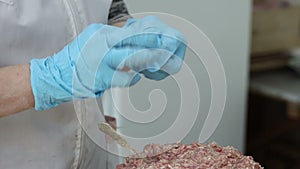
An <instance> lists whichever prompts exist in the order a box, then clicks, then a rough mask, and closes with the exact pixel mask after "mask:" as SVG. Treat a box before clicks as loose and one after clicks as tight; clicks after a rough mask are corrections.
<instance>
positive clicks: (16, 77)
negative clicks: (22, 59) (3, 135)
mask: <svg viewBox="0 0 300 169" xmlns="http://www.w3.org/2000/svg"><path fill="white" fill-rule="evenodd" d="M0 84H1V88H0V117H3V116H8V115H11V114H15V113H17V112H20V111H23V110H27V109H30V108H33V107H34V97H33V94H32V90H31V83H30V66H29V64H25V65H16V66H8V67H2V68H0Z"/></svg>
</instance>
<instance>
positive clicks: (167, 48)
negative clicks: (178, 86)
mask: <svg viewBox="0 0 300 169" xmlns="http://www.w3.org/2000/svg"><path fill="white" fill-rule="evenodd" d="M124 27H125V28H127V29H131V30H134V31H136V32H138V33H136V34H135V35H134V36H136V37H137V38H129V39H128V41H130V42H128V41H127V40H124V41H123V42H124V43H126V44H130V45H138V44H139V43H140V42H149V41H153V40H154V39H155V38H158V39H157V43H149V44H148V45H147V47H148V48H152V49H153V50H152V53H151V54H153V53H156V55H153V56H150V57H148V56H147V55H146V54H144V53H139V54H136V55H135V57H131V58H129V59H127V60H126V63H127V64H126V66H127V67H130V68H131V69H133V70H135V71H137V72H140V73H143V74H144V75H145V77H147V78H149V79H153V80H162V79H164V78H166V77H167V76H169V74H175V73H177V72H178V71H179V70H180V67H181V65H182V61H183V59H184V56H185V52H186V41H185V37H184V36H183V34H182V33H181V32H179V31H178V30H176V29H174V28H172V27H170V26H168V25H167V24H165V23H164V22H163V21H161V20H160V19H159V18H158V17H155V16H148V17H145V18H142V19H135V18H130V19H128V21H127V23H126V24H125V26H124ZM140 33H142V34H140ZM121 45H122V44H121ZM156 45H157V46H156ZM154 49H156V50H154ZM140 58H143V59H140ZM145 60H148V61H147V62H144V61H145ZM143 62H144V63H143ZM145 63H147V65H145ZM133 65H134V66H133Z"/></svg>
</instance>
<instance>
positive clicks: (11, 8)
mask: <svg viewBox="0 0 300 169" xmlns="http://www.w3.org/2000/svg"><path fill="white" fill-rule="evenodd" d="M110 4H111V0H0V39H1V40H0V53H1V54H0V66H7V65H15V64H22V63H28V62H29V61H30V59H32V58H39V57H46V56H49V55H53V54H54V53H55V52H58V51H59V50H60V49H62V48H63V47H64V46H65V45H66V44H67V43H69V42H70V41H71V40H73V39H74V37H75V36H76V34H78V33H80V32H81V31H82V30H83V28H84V27H85V26H87V25H88V24H90V23H95V22H97V23H106V22H107V18H108V12H109V7H110ZM78 128H79V124H78V121H77V118H76V113H75V112H74V106H73V104H72V103H67V104H64V105H61V106H59V107H57V108H54V109H52V110H48V111H44V112H36V111H34V110H29V111H26V112H22V113H19V114H16V115H13V116H9V117H5V118H1V119H0V168H3V169H69V168H84V169H88V168H91V169H97V168H99V169H105V168H108V167H107V166H108V165H109V161H107V158H108V157H107V154H106V153H105V152H104V151H101V149H99V148H97V146H96V145H94V144H93V142H91V141H90V140H89V139H88V138H85V139H84V140H85V141H84V145H83V146H84V149H85V151H84V153H83V155H82V152H78V147H77V152H75V151H74V150H75V148H76V142H77V144H78V143H80V144H83V143H81V142H80V140H79V139H78V138H80V137H78V135H81V134H82V133H80V131H81V130H78ZM77 146H78V145H77ZM76 153H77V156H76ZM78 154H81V155H82V156H80V158H79V156H78ZM110 165H111V167H112V168H113V167H114V166H115V164H110Z"/></svg>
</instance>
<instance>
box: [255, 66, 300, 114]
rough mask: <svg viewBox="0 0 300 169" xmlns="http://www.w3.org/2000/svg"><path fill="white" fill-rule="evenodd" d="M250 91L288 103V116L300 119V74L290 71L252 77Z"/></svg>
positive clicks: (271, 72)
mask: <svg viewBox="0 0 300 169" xmlns="http://www.w3.org/2000/svg"><path fill="white" fill-rule="evenodd" d="M250 91H251V92H255V93H258V94H261V95H264V96H267V97H271V98H273V99H279V100H283V101H285V102H286V103H287V105H288V106H287V114H288V116H289V117H291V118H300V74H297V73H296V72H294V71H293V70H290V69H280V70H276V71H268V72H260V73H257V74H254V75H251V78H250Z"/></svg>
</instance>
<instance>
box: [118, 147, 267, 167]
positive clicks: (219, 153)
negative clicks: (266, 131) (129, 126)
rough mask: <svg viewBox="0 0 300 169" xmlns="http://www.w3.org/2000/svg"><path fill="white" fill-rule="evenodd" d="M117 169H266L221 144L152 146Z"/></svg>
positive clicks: (128, 159)
mask: <svg viewBox="0 0 300 169" xmlns="http://www.w3.org/2000/svg"><path fill="white" fill-rule="evenodd" d="M116 169H263V167H261V166H260V165H259V164H258V163H257V162H255V161H254V160H253V158H252V157H250V156H244V155H243V154H242V153H241V152H240V151H238V150H237V149H235V148H233V147H231V146H227V147H221V146H219V145H218V144H217V143H214V142H213V143H209V144H200V143H194V144H190V145H184V144H181V143H177V144H166V145H158V144H149V145H146V146H145V148H144V151H143V152H142V153H140V154H137V155H134V156H130V157H128V158H126V162H125V163H124V164H119V165H118V166H117V167H116Z"/></svg>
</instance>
